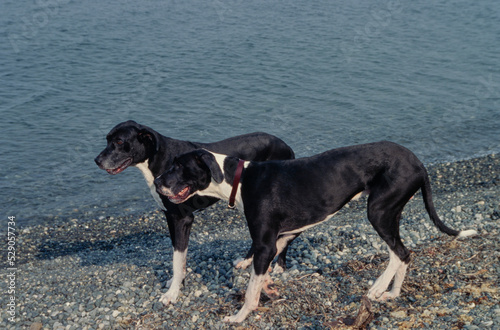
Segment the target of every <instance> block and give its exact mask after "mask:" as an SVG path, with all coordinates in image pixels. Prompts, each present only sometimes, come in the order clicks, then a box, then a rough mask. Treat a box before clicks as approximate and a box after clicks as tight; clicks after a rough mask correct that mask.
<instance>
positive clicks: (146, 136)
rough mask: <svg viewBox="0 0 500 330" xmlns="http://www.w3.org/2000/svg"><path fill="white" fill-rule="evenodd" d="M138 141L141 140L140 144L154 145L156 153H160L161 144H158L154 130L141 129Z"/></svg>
mask: <svg viewBox="0 0 500 330" xmlns="http://www.w3.org/2000/svg"><path fill="white" fill-rule="evenodd" d="M137 139H138V140H139V142H141V143H143V144H145V143H149V144H150V145H152V146H153V147H154V149H155V150H156V152H158V149H159V146H160V144H159V143H158V139H157V136H156V132H155V131H153V130H152V129H150V128H143V129H141V130H140V131H139V133H138V134H137Z"/></svg>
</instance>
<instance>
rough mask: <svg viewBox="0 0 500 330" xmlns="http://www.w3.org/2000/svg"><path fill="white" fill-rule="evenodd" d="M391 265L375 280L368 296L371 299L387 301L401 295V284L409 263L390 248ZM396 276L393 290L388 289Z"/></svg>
mask: <svg viewBox="0 0 500 330" xmlns="http://www.w3.org/2000/svg"><path fill="white" fill-rule="evenodd" d="M389 256H390V259H389V265H388V266H387V268H386V269H385V270H384V272H383V273H382V275H380V277H379V278H378V279H377V280H376V281H375V283H374V284H373V286H372V287H371V288H370V290H368V294H367V296H368V298H369V299H371V300H378V301H385V300H388V299H393V298H396V297H397V296H399V293H400V292H401V286H402V284H403V280H404V278H405V275H406V268H407V267H408V264H407V263H406V262H404V261H402V260H401V259H399V257H398V256H397V255H396V254H395V253H394V252H393V251H392V250H391V249H389ZM393 277H394V283H393V285H392V289H391V291H386V290H387V288H388V287H389V284H390V283H391V280H392V278H393Z"/></svg>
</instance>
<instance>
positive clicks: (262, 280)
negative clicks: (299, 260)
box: [224, 234, 277, 322]
mask: <svg viewBox="0 0 500 330" xmlns="http://www.w3.org/2000/svg"><path fill="white" fill-rule="evenodd" d="M264 236H265V237H273V236H274V237H275V236H276V235H273V234H269V235H268V234H265V235H264ZM252 246H253V247H254V258H253V265H252V273H251V275H250V282H249V283H248V288H247V292H246V294H245V303H244V304H243V307H242V308H241V309H240V311H239V312H238V313H237V314H236V315H233V316H228V317H225V318H224V322H242V321H243V320H245V318H246V317H247V315H248V314H249V313H250V312H251V311H253V310H255V309H257V307H259V298H260V292H261V291H262V289H263V287H264V285H265V284H266V280H270V277H268V276H269V274H268V273H269V265H270V264H271V261H272V260H273V258H274V256H275V255H276V251H277V249H276V242H274V243H270V244H264V243H258V244H257V245H256V244H255V241H254V243H253V244H252ZM266 289H268V287H267V284H266Z"/></svg>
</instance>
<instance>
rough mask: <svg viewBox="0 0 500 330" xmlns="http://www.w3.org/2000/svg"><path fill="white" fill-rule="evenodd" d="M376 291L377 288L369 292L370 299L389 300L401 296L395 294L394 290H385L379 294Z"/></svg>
mask: <svg viewBox="0 0 500 330" xmlns="http://www.w3.org/2000/svg"><path fill="white" fill-rule="evenodd" d="M376 293H377V292H375V290H374V291H372V292H368V294H367V295H366V296H367V297H368V299H370V300H373V301H387V300H391V299H394V298H397V297H398V296H399V294H395V293H394V292H392V291H385V292H382V293H378V294H376Z"/></svg>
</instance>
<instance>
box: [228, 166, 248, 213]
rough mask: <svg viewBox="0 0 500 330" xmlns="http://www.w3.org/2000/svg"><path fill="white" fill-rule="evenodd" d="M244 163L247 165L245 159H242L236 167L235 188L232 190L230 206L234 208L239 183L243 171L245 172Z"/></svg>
mask: <svg viewBox="0 0 500 330" xmlns="http://www.w3.org/2000/svg"><path fill="white" fill-rule="evenodd" d="M243 165H245V161H244V160H243V159H240V161H239V162H238V166H237V167H236V172H235V173H234V180H233V189H232V190H231V195H230V196H229V207H230V208H234V200H235V197H236V191H237V190H238V185H239V183H240V179H241V173H242V172H243Z"/></svg>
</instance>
